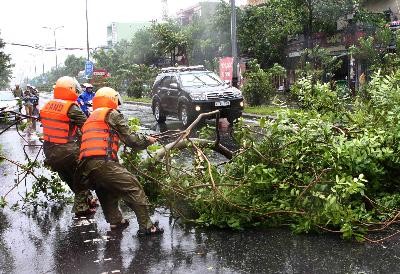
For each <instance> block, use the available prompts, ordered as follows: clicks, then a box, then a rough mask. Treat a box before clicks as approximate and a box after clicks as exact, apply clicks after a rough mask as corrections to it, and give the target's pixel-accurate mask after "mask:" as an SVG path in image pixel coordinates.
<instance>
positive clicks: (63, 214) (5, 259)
mask: <svg viewBox="0 0 400 274" xmlns="http://www.w3.org/2000/svg"><path fill="white" fill-rule="evenodd" d="M123 112H124V113H125V114H126V115H128V116H130V115H133V116H138V117H139V118H140V119H141V121H142V123H143V124H144V125H145V127H146V128H147V131H149V132H152V131H154V130H155V131H158V130H165V129H176V128H179V126H180V123H179V121H177V120H168V122H167V124H166V126H165V127H166V128H162V129H160V128H159V126H157V125H156V123H155V122H154V119H153V117H152V115H151V110H150V108H148V107H145V106H135V105H127V106H125V108H124V109H123ZM24 137H25V138H27V139H28V140H30V142H31V143H32V144H39V141H37V140H35V138H32V137H29V136H24ZM0 143H1V144H2V149H3V152H4V153H5V155H6V156H7V157H9V158H12V159H14V160H17V161H19V162H24V161H25V156H24V152H23V149H22V146H23V145H24V144H25V143H24V141H23V140H22V139H21V138H20V137H19V136H18V134H17V133H16V131H15V130H11V131H8V132H6V133H5V134H3V135H0ZM37 150H38V148H37V147H32V148H28V149H26V152H27V154H28V155H35V153H37ZM15 172H16V168H15V166H13V165H12V164H10V163H7V162H3V163H1V164H0V176H1V179H0V184H1V186H0V195H4V193H5V192H6V191H7V190H8V189H10V188H11V187H12V186H13V184H14V178H15V176H16V175H15ZM26 188H28V189H29V181H28V182H27V185H26V186H25V185H24V184H23V185H21V186H20V187H19V188H18V189H17V191H14V192H13V194H12V195H10V196H8V202H9V203H10V205H12V204H14V203H15V202H17V201H18V200H20V195H21V196H23V194H24V192H25V191H26ZM123 211H124V213H125V215H126V217H127V218H128V219H130V226H129V227H128V228H127V229H126V230H124V231H123V232H122V233H120V234H118V233H110V232H109V231H108V230H109V229H108V224H107V223H106V222H105V221H104V217H103V215H102V212H101V208H100V209H99V210H98V212H97V213H96V214H95V216H94V218H93V219H74V216H73V214H71V206H70V205H67V206H58V207H55V206H54V207H50V208H48V209H41V210H39V211H38V212H35V213H34V212H32V211H25V212H23V211H21V210H20V209H17V210H13V209H11V208H10V207H7V208H5V209H0V273H400V267H399V263H400V246H399V245H400V244H399V238H398V237H397V238H393V239H392V240H391V241H389V242H387V243H384V244H360V243H355V242H346V241H343V240H342V239H340V238H339V237H338V236H337V235H327V234H324V235H314V234H313V235H293V234H292V233H291V232H290V231H289V230H287V229H285V228H282V229H266V230H246V231H230V230H214V229H203V228H193V227H187V226H186V227H185V226H183V225H182V224H180V223H179V220H175V219H173V218H171V216H170V214H169V212H168V210H166V209H162V208H159V209H157V210H156V211H155V212H153V216H152V218H153V219H157V220H159V221H160V224H161V226H162V227H164V229H165V233H164V234H163V235H162V236H157V237H150V238H143V239H141V238H138V237H137V236H136V231H137V229H138V227H137V224H136V221H135V216H134V213H132V212H131V211H130V210H129V209H127V208H123Z"/></svg>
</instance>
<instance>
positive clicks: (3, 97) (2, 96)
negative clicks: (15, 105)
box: [0, 91, 15, 101]
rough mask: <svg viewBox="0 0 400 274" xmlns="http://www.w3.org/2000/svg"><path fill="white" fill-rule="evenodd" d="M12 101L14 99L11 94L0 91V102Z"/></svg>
mask: <svg viewBox="0 0 400 274" xmlns="http://www.w3.org/2000/svg"><path fill="white" fill-rule="evenodd" d="M12 100H15V98H14V95H13V94H12V93H11V92H6V91H0V101H12Z"/></svg>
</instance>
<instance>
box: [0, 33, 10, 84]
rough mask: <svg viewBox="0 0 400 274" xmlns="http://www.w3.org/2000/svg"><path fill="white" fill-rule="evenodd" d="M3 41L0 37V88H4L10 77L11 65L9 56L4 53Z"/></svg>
mask: <svg viewBox="0 0 400 274" xmlns="http://www.w3.org/2000/svg"><path fill="white" fill-rule="evenodd" d="M4 46H5V43H4V42H3V39H1V38H0V88H4V87H6V86H7V85H8V83H9V82H10V79H11V74H12V70H11V69H12V67H13V65H12V64H11V57H10V55H8V54H5V53H4V51H3V49H4Z"/></svg>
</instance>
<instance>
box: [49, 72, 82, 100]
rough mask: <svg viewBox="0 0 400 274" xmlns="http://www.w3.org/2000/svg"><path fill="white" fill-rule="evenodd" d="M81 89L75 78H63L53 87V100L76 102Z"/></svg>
mask: <svg viewBox="0 0 400 274" xmlns="http://www.w3.org/2000/svg"><path fill="white" fill-rule="evenodd" d="M81 91H82V90H81V87H80V85H79V83H78V81H77V80H76V79H75V78H72V77H69V76H63V77H61V78H59V79H58V80H57V82H56V85H55V87H54V99H61V100H69V101H76V99H78V95H79V93H81Z"/></svg>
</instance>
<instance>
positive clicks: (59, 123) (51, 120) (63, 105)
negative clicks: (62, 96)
mask: <svg viewBox="0 0 400 274" xmlns="http://www.w3.org/2000/svg"><path fill="white" fill-rule="evenodd" d="M75 104H76V103H75V102H73V101H66V100H59V99H53V100H50V101H49V102H47V103H46V105H45V106H44V107H43V108H42V109H41V110H40V120H41V122H42V125H43V139H44V140H45V141H47V142H51V143H55V144H66V143H68V142H72V141H74V140H75V137H76V131H77V127H76V126H74V125H72V123H71V119H69V117H68V111H69V109H70V108H71V107H72V105H75Z"/></svg>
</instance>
